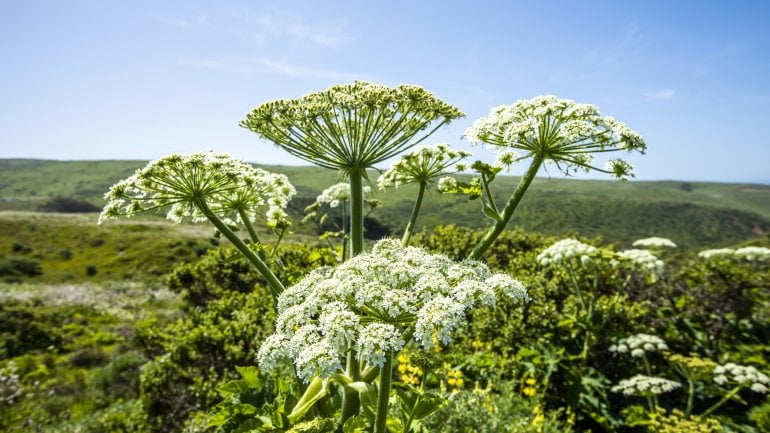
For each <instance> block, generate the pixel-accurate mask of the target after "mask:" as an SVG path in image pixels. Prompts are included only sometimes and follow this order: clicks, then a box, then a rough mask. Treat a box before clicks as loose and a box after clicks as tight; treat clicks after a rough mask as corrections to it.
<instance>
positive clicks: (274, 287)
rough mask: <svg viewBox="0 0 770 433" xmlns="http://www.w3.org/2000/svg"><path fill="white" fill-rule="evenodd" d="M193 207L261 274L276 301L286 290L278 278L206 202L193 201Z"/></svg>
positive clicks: (200, 200) (201, 200)
mask: <svg viewBox="0 0 770 433" xmlns="http://www.w3.org/2000/svg"><path fill="white" fill-rule="evenodd" d="M195 205H196V206H197V207H198V209H200V211H201V212H202V213H203V215H205V216H206V218H208V220H209V221H211V224H213V225H214V227H216V228H217V230H219V232H220V233H222V235H224V237H226V238H227V240H229V241H230V242H231V243H232V244H233V245H234V246H235V248H237V249H238V251H240V252H241V254H243V255H244V256H245V257H246V260H248V261H249V262H250V263H251V264H252V265H254V267H256V268H257V270H258V271H259V273H261V274H262V276H263V277H265V279H266V280H267V284H268V287H269V288H270V293H272V295H273V300H276V299H278V295H280V294H281V293H282V292H283V291H284V290H286V288H285V287H284V286H283V284H282V283H281V281H280V280H279V279H278V277H276V276H275V274H274V273H273V271H271V270H270V268H269V267H268V266H267V265H266V264H265V262H264V261H262V259H260V258H259V256H257V254H255V253H254V251H252V250H251V248H249V246H248V245H246V244H245V243H244V242H243V240H241V238H239V237H238V235H236V234H235V233H234V232H233V231H232V230H230V227H227V224H225V223H224V222H223V221H222V220H221V219H220V218H219V217H218V216H217V215H216V214H215V213H214V212H213V211H212V210H211V208H210V207H209V206H208V204H206V201H205V200H203V199H197V200H195Z"/></svg>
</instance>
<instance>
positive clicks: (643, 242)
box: [633, 236, 676, 248]
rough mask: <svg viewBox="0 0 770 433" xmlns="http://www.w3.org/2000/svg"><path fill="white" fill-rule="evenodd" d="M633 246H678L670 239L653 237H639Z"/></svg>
mask: <svg viewBox="0 0 770 433" xmlns="http://www.w3.org/2000/svg"><path fill="white" fill-rule="evenodd" d="M633 246H635V247H639V248H676V244H675V243H674V242H672V241H671V240H670V239H666V238H659V237H654V236H653V237H651V238H644V239H637V240H635V241H634V243H633Z"/></svg>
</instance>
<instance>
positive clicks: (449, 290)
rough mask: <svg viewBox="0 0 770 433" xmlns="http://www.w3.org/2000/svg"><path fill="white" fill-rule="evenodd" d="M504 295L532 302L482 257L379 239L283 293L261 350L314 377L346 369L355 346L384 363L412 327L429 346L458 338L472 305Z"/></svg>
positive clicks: (266, 358)
mask: <svg viewBox="0 0 770 433" xmlns="http://www.w3.org/2000/svg"><path fill="white" fill-rule="evenodd" d="M497 296H507V297H510V298H513V299H517V300H521V301H527V300H529V297H528V295H527V291H526V289H525V288H524V286H523V285H522V284H521V282H519V281H518V280H515V279H513V278H511V277H509V276H507V275H504V274H494V273H492V272H491V271H490V270H489V269H488V268H487V266H486V265H484V264H483V263H481V262H476V261H464V262H454V261H452V260H451V259H449V258H448V257H446V256H444V255H438V254H429V253H427V252H426V251H424V250H422V249H419V248H415V247H406V248H404V247H402V246H401V243H400V242H399V241H396V240H393V239H385V240H382V241H379V242H378V243H377V244H375V246H374V247H373V249H372V251H371V252H370V253H365V254H360V255H358V256H356V257H354V258H352V259H350V260H348V261H346V262H344V263H342V264H341V265H339V266H337V267H335V268H330V267H324V268H318V269H315V270H314V271H312V272H311V273H310V274H308V275H307V276H306V277H305V278H304V279H303V280H301V281H300V282H299V283H297V284H295V285H294V286H292V287H289V288H288V289H287V290H286V291H284V292H283V293H282V294H281V295H280V297H279V298H278V306H277V309H278V314H279V316H278V320H277V322H276V330H275V333H273V334H272V335H271V336H269V337H268V338H267V339H266V340H265V342H264V343H263V344H262V347H261V348H260V350H259V355H258V360H259V363H260V365H261V367H262V368H264V369H272V368H275V366H276V365H277V364H278V363H279V362H280V361H281V360H283V359H288V360H291V361H293V362H294V364H295V366H296V369H297V374H298V375H299V376H300V377H302V378H303V379H306V380H307V379H309V378H311V377H313V376H314V375H315V374H319V375H320V376H321V377H329V376H330V375H333V374H335V373H338V372H340V371H341V369H342V364H343V362H342V360H343V359H344V358H345V356H346V354H347V353H348V352H349V350H350V347H351V346H354V347H355V349H356V353H357V356H358V359H359V360H361V361H365V362H366V363H368V364H370V365H380V366H381V365H382V363H383V362H384V360H385V356H386V355H388V354H395V353H398V352H399V351H400V350H401V349H402V348H403V347H404V345H405V344H406V339H407V337H408V336H409V334H410V333H411V334H412V336H413V337H414V339H415V340H416V341H418V342H420V343H421V344H422V345H423V346H424V347H431V346H432V345H433V344H434V340H433V339H434V337H435V338H437V339H438V341H439V342H440V343H441V344H447V343H449V342H450V341H451V340H452V333H453V332H454V331H455V330H456V329H457V328H458V327H459V326H461V325H462V324H463V323H465V320H466V318H465V316H466V314H465V313H466V311H467V310H469V309H471V308H473V307H475V306H477V305H490V306H493V305H495V301H496V297H497Z"/></svg>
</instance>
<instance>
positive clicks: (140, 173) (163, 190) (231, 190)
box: [99, 152, 296, 226]
mask: <svg viewBox="0 0 770 433" xmlns="http://www.w3.org/2000/svg"><path fill="white" fill-rule="evenodd" d="M295 192H296V191H295V189H294V187H293V186H292V185H291V183H289V180H288V178H287V177H286V176H284V175H282V174H275V173H270V172H268V171H265V170H262V169H259V168H256V167H253V166H251V165H249V164H247V163H245V162H243V161H241V160H238V159H234V158H232V157H230V156H229V155H226V154H217V153H212V152H201V153H194V154H190V155H185V154H172V155H168V156H165V157H163V158H160V159H157V160H155V161H152V162H150V163H149V164H147V166H145V167H144V168H141V169H139V170H137V171H136V172H135V173H134V175H133V176H131V177H129V178H127V179H124V180H122V181H120V182H118V183H116V184H115V185H113V186H112V188H111V189H110V190H109V191H108V192H107V193H106V194H105V195H104V198H105V199H106V200H107V204H106V205H105V207H104V209H103V210H102V213H101V215H99V223H101V222H103V221H104V220H106V219H113V218H118V217H120V216H132V215H136V214H139V213H142V212H147V211H152V210H156V209H160V208H169V211H168V213H167V215H166V217H167V218H168V219H170V220H172V221H176V222H181V221H182V220H185V219H190V220H193V221H204V220H206V216H205V215H203V213H202V212H201V208H200V206H201V202H204V203H205V204H206V205H207V206H209V208H210V209H211V211H213V212H214V213H215V214H217V215H219V216H220V217H221V218H223V219H225V220H231V221H232V220H235V221H238V220H240V219H241V214H242V213H243V214H245V215H247V216H248V217H249V218H254V217H256V216H257V214H260V213H262V212H263V211H264V209H265V208H267V210H266V211H264V214H265V216H266V219H267V223H268V225H271V226H276V225H278V224H282V223H287V216H286V212H285V208H286V205H287V204H288V202H289V200H290V199H291V198H292V197H293V196H294V194H295Z"/></svg>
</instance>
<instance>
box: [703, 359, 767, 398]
mask: <svg viewBox="0 0 770 433" xmlns="http://www.w3.org/2000/svg"><path fill="white" fill-rule="evenodd" d="M714 382H716V383H718V384H720V385H724V384H726V383H729V382H732V383H736V384H738V385H746V386H748V387H749V389H751V390H752V391H754V392H758V393H762V394H766V393H767V387H768V385H770V378H768V377H767V375H765V374H763V373H761V372H759V370H757V369H756V368H754V367H752V366H745V365H738V364H734V363H732V362H728V363H727V364H725V365H720V366H717V367H716V368H715V369H714Z"/></svg>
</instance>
